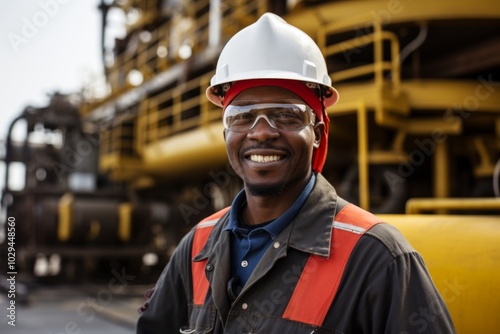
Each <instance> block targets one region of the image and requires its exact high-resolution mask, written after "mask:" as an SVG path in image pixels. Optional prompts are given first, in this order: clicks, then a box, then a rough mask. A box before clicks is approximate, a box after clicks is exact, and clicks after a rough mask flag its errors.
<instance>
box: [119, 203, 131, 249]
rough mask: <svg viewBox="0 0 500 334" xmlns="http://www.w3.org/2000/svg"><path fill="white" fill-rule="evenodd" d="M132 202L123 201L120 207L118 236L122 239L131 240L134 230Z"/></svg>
mask: <svg viewBox="0 0 500 334" xmlns="http://www.w3.org/2000/svg"><path fill="white" fill-rule="evenodd" d="M132 209H133V208H132V204H131V203H121V204H120V206H119V207H118V214H119V221H118V237H119V238H120V240H121V241H124V242H126V241H129V240H130V232H131V230H132Z"/></svg>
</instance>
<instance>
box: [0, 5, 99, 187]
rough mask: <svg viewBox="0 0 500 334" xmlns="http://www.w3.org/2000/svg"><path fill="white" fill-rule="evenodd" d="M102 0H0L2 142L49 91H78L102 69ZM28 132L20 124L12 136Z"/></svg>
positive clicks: (0, 166)
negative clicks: (17, 120)
mask: <svg viewBox="0 0 500 334" xmlns="http://www.w3.org/2000/svg"><path fill="white" fill-rule="evenodd" d="M99 2H100V0H22V1H5V0H4V1H1V2H0V94H1V95H0V96H1V97H2V98H1V104H0V142H2V141H4V140H5V138H6V135H7V131H8V127H9V125H10V123H11V122H12V120H13V119H14V118H15V117H17V116H18V115H19V114H20V113H21V112H22V111H23V110H24V108H25V107H26V106H28V105H31V106H34V107H41V106H45V105H46V104H47V103H48V100H49V99H48V94H50V93H53V92H56V91H59V92H61V93H74V92H78V91H80V90H81V88H82V86H83V85H84V84H85V82H88V81H89V80H90V78H92V77H94V76H96V75H99V74H100V73H101V72H102V62H101V54H100V24H101V23H100V17H101V16H100V11H99V9H98V8H97V6H98V4H99ZM24 134H25V129H24V127H23V124H22V123H21V124H19V125H18V126H17V127H16V128H15V131H14V136H13V137H14V139H16V138H17V139H23V138H24ZM13 174H15V173H12V174H11V175H10V176H11V177H12V178H15V177H16V175H13ZM0 187H3V164H0Z"/></svg>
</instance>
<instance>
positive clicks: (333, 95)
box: [206, 13, 338, 107]
mask: <svg viewBox="0 0 500 334" xmlns="http://www.w3.org/2000/svg"><path fill="white" fill-rule="evenodd" d="M252 79H286V80H297V81H303V82H306V83H316V84H319V85H321V86H322V87H323V92H324V94H323V99H324V100H323V103H324V106H325V107H328V106H331V105H333V104H334V103H335V102H337V99H338V93H337V91H336V90H335V89H334V88H333V87H332V80H331V78H330V76H329V75H328V70H327V67H326V62H325V58H324V57H323V54H322V53H321V50H320V49H319V47H318V45H317V44H316V43H315V42H314V41H313V39H312V38H311V37H309V36H308V35H307V34H306V33H305V32H303V31H302V30H300V29H298V28H296V27H294V26H292V25H290V24H288V23H287V22H286V21H285V20H283V19H282V18H281V17H279V16H277V15H275V14H272V13H265V14H264V15H262V16H261V17H260V18H259V20H258V21H257V22H255V23H253V24H251V25H250V26H248V27H246V28H244V29H243V30H241V31H240V32H238V33H237V34H236V35H234V36H233V37H232V38H231V39H230V40H229V42H228V43H227V44H226V46H225V47H224V49H223V50H222V52H221V54H220V56H219V60H218V62H217V68H216V71H215V75H214V76H213V77H212V80H211V81H210V84H211V86H210V87H209V88H208V89H207V92H206V94H207V97H208V99H209V100H210V101H212V102H213V103H214V104H216V105H218V106H220V107H222V104H223V94H221V89H220V87H222V86H221V85H223V84H225V83H232V82H235V81H240V80H252Z"/></svg>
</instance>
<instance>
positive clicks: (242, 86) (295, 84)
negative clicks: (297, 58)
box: [223, 79, 330, 173]
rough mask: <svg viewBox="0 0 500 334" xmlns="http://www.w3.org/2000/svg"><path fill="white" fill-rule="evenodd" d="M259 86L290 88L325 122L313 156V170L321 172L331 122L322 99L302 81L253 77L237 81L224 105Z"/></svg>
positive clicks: (226, 97) (228, 93)
mask: <svg viewBox="0 0 500 334" xmlns="http://www.w3.org/2000/svg"><path fill="white" fill-rule="evenodd" d="M259 86H278V87H282V88H285V89H288V90H289V91H291V92H293V93H295V94H296V95H298V96H299V97H300V98H301V99H302V100H304V102H305V103H307V104H308V105H309V106H310V107H311V108H312V109H313V110H314V113H315V114H316V117H317V118H318V120H320V121H322V122H323V123H325V129H324V131H323V134H322V136H321V141H320V144H319V146H318V148H316V149H314V151H313V156H312V170H313V171H316V172H318V173H321V171H322V170H323V166H324V165H325V161H326V155H327V153H328V124H329V123H330V119H329V118H328V115H327V113H326V109H325V107H324V106H323V103H322V101H321V99H320V98H319V97H318V96H317V95H316V94H315V93H314V92H313V91H312V89H310V88H309V87H307V86H306V85H305V84H304V83H303V82H300V81H296V80H285V79H252V80H242V81H237V82H235V83H234V84H233V85H232V86H231V88H229V90H228V91H227V92H226V95H225V97H224V101H223V107H224V108H226V106H227V105H228V104H229V103H231V101H232V100H233V99H234V98H235V97H236V96H237V95H238V94H239V93H241V92H242V91H244V90H246V89H249V88H252V87H259Z"/></svg>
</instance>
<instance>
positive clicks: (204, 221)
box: [195, 206, 230, 229]
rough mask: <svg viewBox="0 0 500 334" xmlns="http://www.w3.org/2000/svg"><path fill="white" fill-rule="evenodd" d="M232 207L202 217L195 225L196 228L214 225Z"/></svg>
mask: <svg viewBox="0 0 500 334" xmlns="http://www.w3.org/2000/svg"><path fill="white" fill-rule="evenodd" d="M229 209H230V207H229V206H228V207H226V208H224V209H222V210H219V211H217V212H216V213H214V214H212V215H210V216H208V217H206V218H204V219H202V220H201V221H200V222H199V223H198V224H196V225H195V229H202V228H207V227H213V226H214V225H215V224H217V222H218V221H219V220H220V219H221V218H222V217H223V216H224V215H225V214H226V212H228V211H229Z"/></svg>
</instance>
